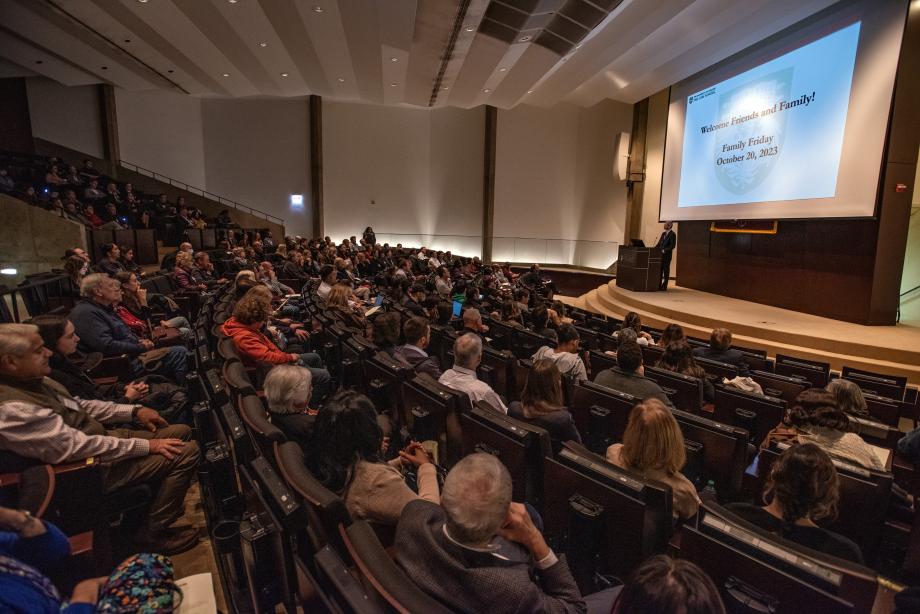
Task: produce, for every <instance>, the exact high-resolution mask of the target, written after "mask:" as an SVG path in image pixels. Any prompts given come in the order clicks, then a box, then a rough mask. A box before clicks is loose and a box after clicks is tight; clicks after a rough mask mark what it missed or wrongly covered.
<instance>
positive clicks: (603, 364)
mask: <svg viewBox="0 0 920 614" xmlns="http://www.w3.org/2000/svg"><path fill="white" fill-rule="evenodd" d="M586 366H587V367H588V368H589V369H590V372H589V373H588V375H589V377H590V378H591V379H594V378H595V377H597V374H598V373H600V372H601V371H603V370H605V369H612V368H614V367H615V366H617V359H616V357H615V356H611V355H610V354H605V353H604V352H603V351H601V350H591V351H590V352H588V362H587V365H586Z"/></svg>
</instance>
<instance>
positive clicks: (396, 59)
mask: <svg viewBox="0 0 920 614" xmlns="http://www.w3.org/2000/svg"><path fill="white" fill-rule="evenodd" d="M390 61H391V62H398V61H399V58H390Z"/></svg>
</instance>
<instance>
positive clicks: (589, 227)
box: [492, 101, 632, 268]
mask: <svg viewBox="0 0 920 614" xmlns="http://www.w3.org/2000/svg"><path fill="white" fill-rule="evenodd" d="M631 125H632V105H628V104H623V103H617V102H613V101H604V102H601V103H599V104H597V105H596V106H594V107H592V108H590V109H584V108H580V107H577V106H574V105H569V104H559V105H556V106H555V107H553V108H550V109H543V108H537V107H532V106H528V105H519V106H517V107H515V108H514V109H511V110H507V111H506V110H500V111H499V112H498V128H497V135H496V164H495V218H494V227H493V235H494V239H493V249H492V252H493V258H494V259H495V260H510V261H515V262H546V263H559V264H575V265H579V266H589V267H594V268H606V267H608V266H609V265H610V264H611V263H612V262H613V261H614V260H615V259H616V250H617V245H616V244H618V243H620V242H621V241H622V238H623V224H624V222H625V217H626V184H625V182H622V181H619V180H617V179H615V178H614V177H613V174H612V173H613V170H612V169H613V161H614V149H613V148H614V139H615V135H616V134H617V133H619V132H629V131H630V129H631ZM576 240H577V242H576Z"/></svg>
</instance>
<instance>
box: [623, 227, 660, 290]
mask: <svg viewBox="0 0 920 614" xmlns="http://www.w3.org/2000/svg"><path fill="white" fill-rule="evenodd" d="M660 284H661V250H660V249H659V248H657V247H646V245H645V243H644V242H643V241H642V239H633V240H632V241H631V242H630V245H621V246H620V249H619V255H618V259H617V287H618V288H625V289H626V290H632V291H634V292H657V291H658V290H659V289H660V288H659V286H660Z"/></svg>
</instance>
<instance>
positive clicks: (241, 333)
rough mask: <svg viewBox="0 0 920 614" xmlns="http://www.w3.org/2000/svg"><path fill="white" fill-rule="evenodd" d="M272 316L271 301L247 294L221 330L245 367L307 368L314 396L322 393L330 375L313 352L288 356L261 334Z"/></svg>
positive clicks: (254, 294) (250, 292) (254, 293)
mask: <svg viewBox="0 0 920 614" xmlns="http://www.w3.org/2000/svg"><path fill="white" fill-rule="evenodd" d="M271 315H272V306H271V300H270V299H267V298H266V297H265V296H263V295H262V294H260V293H258V292H252V291H249V292H247V293H246V294H245V295H244V296H243V298H241V299H240V300H239V301H238V302H237V303H236V306H235V307H234V308H233V316H232V317H230V318H229V319H228V320H227V321H226V322H224V324H223V326H222V327H221V330H222V331H223V333H224V334H225V335H227V336H228V337H230V338H231V339H233V345H234V346H235V347H236V351H237V352H238V353H239V355H240V358H241V359H242V361H243V364H244V365H245V366H247V367H254V366H256V364H257V363H259V362H265V363H269V364H272V365H283V364H296V365H300V366H303V367H306V368H308V369H309V370H310V373H311V374H312V375H313V389H314V394H316V393H317V392H325V391H326V388H327V386H328V384H329V380H330V376H329V371H327V370H326V369H325V368H323V359H322V358H321V357H320V356H319V354H315V353H313V352H306V353H304V354H289V353H287V352H284V351H282V350H281V349H279V348H278V346H277V345H275V343H274V342H273V341H272V340H271V338H269V336H268V335H266V334H265V331H264V330H263V329H264V328H265V325H266V323H267V322H268V319H269V318H270V317H271Z"/></svg>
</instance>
